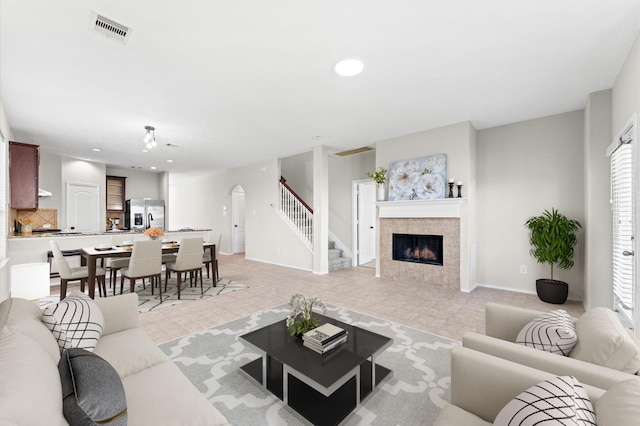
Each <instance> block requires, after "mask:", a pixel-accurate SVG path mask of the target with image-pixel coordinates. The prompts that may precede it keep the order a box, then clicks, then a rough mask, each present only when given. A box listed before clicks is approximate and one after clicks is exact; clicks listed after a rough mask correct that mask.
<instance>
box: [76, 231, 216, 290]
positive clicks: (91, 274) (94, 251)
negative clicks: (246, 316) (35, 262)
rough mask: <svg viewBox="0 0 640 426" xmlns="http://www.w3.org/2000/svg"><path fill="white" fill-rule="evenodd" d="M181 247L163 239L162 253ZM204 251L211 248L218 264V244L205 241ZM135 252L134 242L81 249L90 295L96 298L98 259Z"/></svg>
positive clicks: (213, 258) (125, 255)
mask: <svg viewBox="0 0 640 426" xmlns="http://www.w3.org/2000/svg"><path fill="white" fill-rule="evenodd" d="M179 248H180V244H178V243H176V242H175V241H167V242H165V241H163V242H162V254H169V253H176V252H177V251H178V249H179ZM202 249H203V253H204V251H205V250H209V253H210V254H211V260H212V264H213V265H215V264H216V245H215V243H210V242H206V241H205V242H203V244H202ZM132 252H133V244H122V245H115V246H108V247H102V246H96V247H83V248H81V249H80V255H81V256H82V258H81V262H82V265H83V266H84V265H86V266H87V272H88V276H87V281H88V285H89V297H90V298H92V299H93V298H95V295H96V266H97V264H98V259H106V258H111V257H131V253H132ZM217 282H218V276H217V275H216V269H215V268H213V286H214V287H216V284H217Z"/></svg>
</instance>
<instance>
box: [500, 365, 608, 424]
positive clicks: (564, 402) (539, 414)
mask: <svg viewBox="0 0 640 426" xmlns="http://www.w3.org/2000/svg"><path fill="white" fill-rule="evenodd" d="M493 424H494V425H498V426H507V425H508V426H533V425H537V426H544V425H579V426H587V425H595V424H596V415H595V412H594V410H593V405H592V404H591V401H590V400H589V396H588V395H587V392H586V391H585V390H584V388H583V387H582V385H581V384H580V382H579V381H578V380H577V379H576V378H575V377H573V376H561V377H554V378H553V379H549V380H545V381H544V382H540V383H538V384H537V385H534V386H532V387H530V388H529V389H527V390H526V391H524V392H522V393H521V394H520V395H518V396H517V397H515V398H514V399H512V400H511V401H510V402H509V403H508V404H507V405H505V407H504V408H503V409H502V410H500V412H499V413H498V416H497V417H496V419H495V421H494V422H493Z"/></svg>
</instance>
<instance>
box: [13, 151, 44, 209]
mask: <svg viewBox="0 0 640 426" xmlns="http://www.w3.org/2000/svg"><path fill="white" fill-rule="evenodd" d="M39 166H40V147H39V146H38V145H30V144H26V143H20V142H9V188H10V190H11V207H12V208H14V209H37V208H38V169H39Z"/></svg>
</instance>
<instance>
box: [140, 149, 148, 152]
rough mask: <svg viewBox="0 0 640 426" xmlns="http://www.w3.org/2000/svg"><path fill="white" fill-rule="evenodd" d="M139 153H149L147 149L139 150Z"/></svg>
mask: <svg viewBox="0 0 640 426" xmlns="http://www.w3.org/2000/svg"><path fill="white" fill-rule="evenodd" d="M140 152H149V150H148V149H141V150H140Z"/></svg>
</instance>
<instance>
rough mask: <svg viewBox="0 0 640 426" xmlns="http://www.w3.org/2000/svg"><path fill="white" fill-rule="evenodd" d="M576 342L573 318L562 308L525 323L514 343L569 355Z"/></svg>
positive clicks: (576, 336)
mask: <svg viewBox="0 0 640 426" xmlns="http://www.w3.org/2000/svg"><path fill="white" fill-rule="evenodd" d="M577 342H578V333H577V332H576V324H575V322H574V321H573V318H571V316H570V315H569V314H568V313H567V312H566V311H565V310H564V309H558V310H555V311H551V312H547V313H544V314H542V315H540V316H538V317H536V318H535V319H533V320H532V321H531V322H529V323H528V324H527V325H525V326H524V327H523V328H522V330H520V333H518V337H517V338H516V343H518V344H520V345H524V346H528V347H530V348H534V349H539V350H541V351H546V352H551V353H553V354H560V355H564V356H569V353H571V350H572V349H573V347H574V346H575V345H576V343H577Z"/></svg>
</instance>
